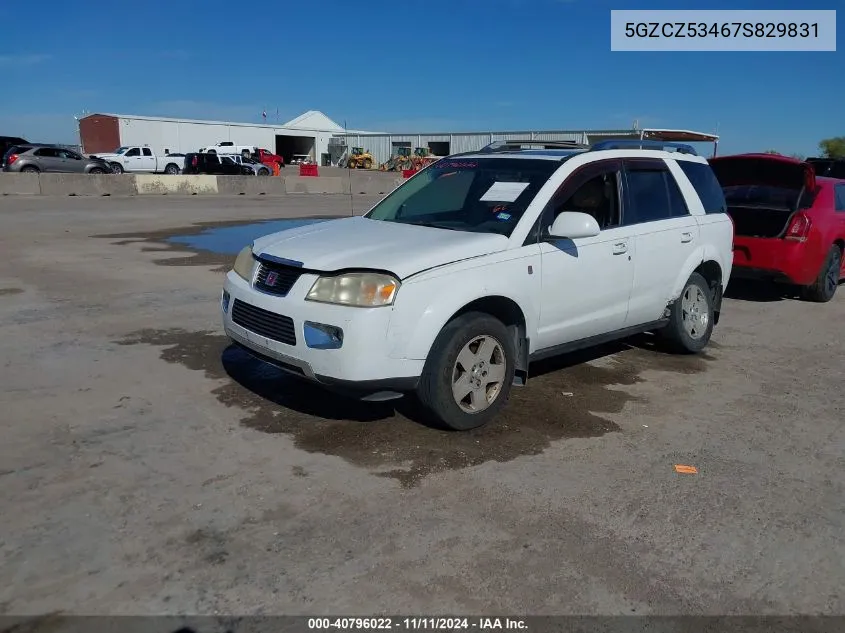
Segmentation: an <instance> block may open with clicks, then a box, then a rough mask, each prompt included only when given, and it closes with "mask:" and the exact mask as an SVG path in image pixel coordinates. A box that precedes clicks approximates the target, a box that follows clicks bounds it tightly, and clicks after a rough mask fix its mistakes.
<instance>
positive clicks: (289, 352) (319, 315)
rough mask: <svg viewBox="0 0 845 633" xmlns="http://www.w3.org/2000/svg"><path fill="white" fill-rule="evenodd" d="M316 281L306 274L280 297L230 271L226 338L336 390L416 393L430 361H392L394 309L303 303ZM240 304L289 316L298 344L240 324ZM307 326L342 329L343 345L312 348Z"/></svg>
mask: <svg viewBox="0 0 845 633" xmlns="http://www.w3.org/2000/svg"><path fill="white" fill-rule="evenodd" d="M315 279H316V276H315V275H312V274H304V275H302V276H301V277H300V278H299V279H298V280H297V282H296V283H295V284H294V285H293V287H292V288H291V290H290V292H289V293H288V295H287V296H286V297H278V296H275V295H269V294H266V293H263V292H261V291H259V290H256V289H255V288H253V287H251V286H250V284H249V283H248V282H247V281H245V280H244V279H242V278H241V277H239V276H238V275H237V274H236V273H234V272H231V271H230V272H229V273H228V274H227V276H226V281H225V283H224V286H223V297H224V298H225V297H226V296H227V295H228V301H226V300H224V301H221V310H222V316H223V328H224V330H225V332H226V335H227V336H228V337H229V338H230V339H231V340H232V341H233V342H234V343H235V344H236V345H238V346H239V347H241V348H242V349H244V350H245V351H247V352H249V353H250V354H251V355H252V356H254V357H256V358H258V359H260V360H262V361H264V362H266V363H269V364H271V365H273V366H275V367H278V368H279V369H282V370H284V371H285V372H287V373H289V374H291V375H294V376H298V377H300V378H303V379H305V380H309V381H311V382H316V383H319V384H321V385H323V386H325V387H327V388H329V389H332V390H334V391H338V392H343V393H347V394H349V395H356V396H360V397H375V396H378V395H379V394H381V393H382V392H406V391H412V390H413V389H415V388H416V385H417V382H418V380H419V376H420V374H421V373H422V369H423V365H424V362H425V361H421V360H410V359H404V358H400V359H397V358H391V357H390V356H389V351H390V348H389V346H388V331H389V328H390V318H391V316H392V312H393V310H392V308H372V309H366V308H350V307H346V306H337V305H329V304H323V303H316V302H310V301H305V300H304V299H301V298H300V297H304V296H305V294H306V292H307V291H308V289H309V288H310V287H311V284H313V282H314V280H315ZM235 301H241V302H243V303H245V304H248V305H249V306H253V307H255V308H260V309H261V310H267V311H269V312H272V313H274V314H276V315H283V316H285V317H288V318H289V319H290V320H291V321H292V323H293V333H294V335H295V339H296V340H295V342H293V343H292V344H288V343H283V342H280V341H278V340H274V339H272V338H268V337H266V336H263V335H261V334H259V333H257V332H255V331H253V330H251V329H248V328H247V327H244V326H243V325H239V324H238V323H236V322H235V321H234V320H233V314H232V312H233V307H234V304H235ZM224 304H227V305H224ZM306 321H309V322H313V323H319V324H326V325H330V326H334V327H337V328H340V329H341V330H342V331H343V336H342V345H341V346H340V347H339V348H336V349H326V348H323V347H313V346H309V341H306V335H305V327H306V326H305V322H306ZM311 343H312V345H313V344H314V343H313V340H312V341H311Z"/></svg>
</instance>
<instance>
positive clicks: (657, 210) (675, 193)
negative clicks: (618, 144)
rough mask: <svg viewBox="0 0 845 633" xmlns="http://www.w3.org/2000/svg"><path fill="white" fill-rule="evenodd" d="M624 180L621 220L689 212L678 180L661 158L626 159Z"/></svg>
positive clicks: (629, 221) (634, 221) (628, 221)
mask: <svg viewBox="0 0 845 633" xmlns="http://www.w3.org/2000/svg"><path fill="white" fill-rule="evenodd" d="M625 182H626V192H627V198H626V205H625V210H624V212H623V218H622V220H623V224H625V225H631V224H640V223H643V222H655V221H658V220H668V219H669V218H677V217H682V216H685V215H689V211H688V209H687V206H686V202H685V201H684V196H683V194H682V193H681V190H680V189H679V188H678V183H676V182H675V178H674V177H673V176H672V174H671V173H670V172H669V170H668V169H667V168H666V165H665V163H663V162H662V161H642V162H641V163H640V162H635V161H631V162H630V163H629V162H627V161H626V165H625Z"/></svg>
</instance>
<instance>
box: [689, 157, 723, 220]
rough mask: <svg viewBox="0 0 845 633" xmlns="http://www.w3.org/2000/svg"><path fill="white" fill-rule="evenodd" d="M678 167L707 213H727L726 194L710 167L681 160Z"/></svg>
mask: <svg viewBox="0 0 845 633" xmlns="http://www.w3.org/2000/svg"><path fill="white" fill-rule="evenodd" d="M678 166H679V167H680V168H681V170H682V171H683V172H684V174H685V175H686V177H687V178H689V181H690V182H691V183H692V186H693V188H694V189H695V192H696V193H697V194H698V197H699V198H700V199H701V204H703V205H704V212H705V213H726V212H727V204H726V203H725V192H724V191H722V186H721V185H720V184H719V181H718V180H717V179H716V175H715V174H714V173H713V170H712V169H711V168H710V166H709V165H703V164H701V163H692V162H690V161H688V160H679V161H678Z"/></svg>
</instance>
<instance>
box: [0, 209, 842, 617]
mask: <svg viewBox="0 0 845 633" xmlns="http://www.w3.org/2000/svg"><path fill="white" fill-rule="evenodd" d="M369 202H372V200H368V199H365V198H356V199H355V201H354V204H355V206H356V208H357V209H358V210H359V211H360V210H361V209H364V208H366V207H367V206H368V203H369ZM348 213H350V199H349V198H344V197H342V196H336V197H332V196H325V197H322V196H301V197H296V196H289V197H285V198H278V199H269V198H260V199H259V198H257V199H247V198H244V197H239V198H224V197H209V198H200V197H190V198H175V197H161V198H158V197H138V198H127V199H117V198H61V199H60V198H56V199H49V198H32V199H24V198H5V199H0V252H2V253H3V265H2V267H0V335H2V350H3V353H2V381H0V411H2V413H0V425H2V426H0V429H2V436H0V437H2V442H0V516H2V521H0V569H2V576H3V582H2V583H0V614H17V615H23V614H40V613H47V612H55V611H63V612H67V613H88V614H91V613H102V614H149V613H156V614H159V613H161V614H163V613H203V614H212V613H238V614H254V613H266V614H275V613H301V614H327V613H346V614H361V615H367V614H374V613H378V612H389V613H417V614H419V613H444V612H448V613H480V614H484V613H521V614H569V613H579V614H632V613H633V614H686V613H707V614H734V613H736V614H739V613H742V614H752V613H753V614H791V613H806V614H816V613H843V611H845V609H843V594H842V587H843V586H845V568H843V561H845V545H843V539H842V534H843V528H845V490H844V489H843V480H842V473H843V467H845V459H843V454H845V453H843V450H845V431H843V426H842V423H841V418H842V410H843V395H842V386H841V376H842V374H843V362H842V349H843V348H842V344H843V340H842V331H843V330H842V327H841V324H842V322H843V319H845V291H840V294H839V295H838V296H837V297H836V298H835V300H834V301H833V302H831V303H830V304H826V305H816V304H809V303H804V302H800V301H797V300H794V299H790V298H788V297H783V296H780V295H778V294H774V293H771V292H768V291H766V292H764V291H760V290H755V289H753V288H748V287H746V288H738V289H737V288H734V289H732V292H731V298H729V299H727V300H726V301H725V306H724V311H723V317H722V319H723V320H722V321H721V323H720V324H719V326H718V327H717V328H716V330H715V335H714V343H713V346H712V347H711V348H710V349H709V350H708V352H707V354H705V355H703V356H700V357H693V358H689V357H684V358H681V357H675V356H669V355H666V354H663V353H661V352H659V351H655V350H653V349H650V345H649V340H648V338H647V337H640V338H637V339H634V340H631V341H628V342H626V343H624V344H617V345H610V346H605V347H602V348H600V349H597V350H591V351H590V352H588V353H584V354H578V355H576V356H568V357H565V358H562V359H560V360H558V361H555V362H552V363H546V364H543V365H542V366H540V367H537V368H535V375H534V376H533V377H532V378H531V379H530V380H529V384H528V387H527V388H524V389H518V390H516V392H515V393H514V395H513V397H512V400H511V402H510V403H509V405H508V408H507V411H506V415H505V416H504V418H503V419H502V420H501V421H500V422H499V423H498V424H495V425H494V426H492V427H489V428H486V429H481V430H478V431H475V432H471V433H464V434H454V433H451V434H450V433H444V432H442V431H437V430H434V429H430V428H427V427H426V426H424V425H421V424H419V423H417V422H415V421H414V415H415V414H414V408H413V406H412V405H411V404H410V403H405V402H398V403H384V404H380V405H366V406H364V405H361V404H358V403H354V402H349V401H344V400H339V399H336V398H334V397H330V396H329V397H327V396H326V395H324V394H323V393H322V392H320V391H316V390H314V389H310V388H307V387H302V386H300V385H298V384H296V383H292V382H290V380H288V379H285V378H283V377H280V376H278V375H277V374H275V373H274V372H272V371H267V370H264V369H262V368H261V367H258V366H256V364H255V363H253V362H252V361H250V360H249V359H247V358H245V357H243V356H242V355H241V354H239V353H237V352H234V351H232V350H229V349H227V347H228V346H227V343H226V340H225V339H224V337H223V336H222V328H221V325H220V321H219V318H218V298H219V290H220V285H221V282H222V274H221V272H220V270H221V268H220V267H221V266H224V265H225V264H226V263H227V262H228V261H230V260H231V257H230V256H221V255H216V254H212V253H199V254H196V255H194V253H192V252H190V251H186V250H185V249H184V247H180V248H174V247H173V246H167V245H166V244H164V243H162V239H163V238H165V237H166V236H168V235H179V234H184V233H186V232H189V231H190V230H191V227H193V230H194V231H196V230H198V229H197V228H196V227H195V226H194V225H195V224H196V223H215V222H216V223H221V222H231V221H245V220H249V219H259V218H279V217H303V216H305V215H315V214H316V215H322V214H348ZM102 236H111V237H102ZM675 464H688V465H694V466H696V467H697V468H698V474H678V473H677V472H675V469H674V465H675Z"/></svg>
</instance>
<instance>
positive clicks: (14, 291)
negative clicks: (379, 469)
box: [0, 288, 23, 296]
mask: <svg viewBox="0 0 845 633" xmlns="http://www.w3.org/2000/svg"><path fill="white" fill-rule="evenodd" d="M22 292H23V288H0V296H2V295H19V294H21V293H22Z"/></svg>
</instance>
